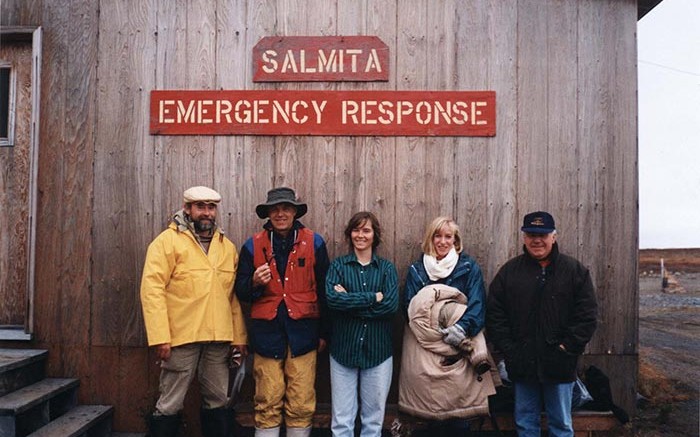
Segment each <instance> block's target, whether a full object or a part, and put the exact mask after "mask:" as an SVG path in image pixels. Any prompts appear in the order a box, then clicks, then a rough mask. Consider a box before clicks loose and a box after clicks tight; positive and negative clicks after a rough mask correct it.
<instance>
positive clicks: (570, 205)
mask: <svg viewBox="0 0 700 437" xmlns="http://www.w3.org/2000/svg"><path fill="white" fill-rule="evenodd" d="M576 3H577V2H575V1H566V2H558V1H549V2H548V3H547V22H548V23H552V24H551V25H550V26H549V27H548V30H547V36H546V50H547V51H546V55H547V83H548V86H547V96H546V98H547V102H546V104H547V107H546V111H547V116H546V120H547V121H546V122H547V124H548V126H547V132H548V135H547V155H546V160H547V185H546V193H547V204H548V206H547V207H548V208H549V209H550V210H551V213H552V214H553V215H554V218H555V221H556V225H557V230H558V235H557V241H558V242H559V246H560V249H561V250H562V251H563V252H565V253H567V254H569V255H572V256H574V257H578V255H579V254H578V244H577V243H578V229H577V224H578V202H577V201H576V200H577V195H578V192H577V190H578V183H579V177H580V176H581V174H580V172H579V169H578V161H577V159H576V156H577V154H578V147H579V145H578V144H577V142H576V140H577V137H576V135H577V126H578V120H577V104H576V97H577V95H578V86H577V68H576V63H577V62H578V60H577V59H576V57H574V56H571V54H572V53H576V48H577V45H578V32H577V16H578V7H577V4H576ZM543 158H544V157H543ZM533 188H534V187H533ZM541 191H545V190H541ZM533 206H534V205H533Z"/></svg>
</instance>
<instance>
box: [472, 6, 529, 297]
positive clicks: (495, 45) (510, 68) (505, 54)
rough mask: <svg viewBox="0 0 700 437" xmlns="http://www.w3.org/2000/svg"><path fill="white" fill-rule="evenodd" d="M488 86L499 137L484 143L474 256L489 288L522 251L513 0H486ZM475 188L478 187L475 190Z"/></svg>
mask: <svg viewBox="0 0 700 437" xmlns="http://www.w3.org/2000/svg"><path fill="white" fill-rule="evenodd" d="M486 15H487V18H486V19H487V20H488V23H489V27H488V41H489V44H490V45H489V47H490V52H491V53H498V54H499V55H498V56H489V66H488V71H489V83H490V85H489V88H492V89H494V90H495V91H496V102H497V106H498V118H497V119H496V132H497V136H496V138H494V140H493V141H489V142H488V146H487V147H488V176H487V178H488V184H487V193H488V194H487V202H488V208H487V212H486V217H485V227H484V229H486V230H487V231H486V232H485V233H482V234H481V236H480V238H481V239H484V240H488V249H487V252H486V253H477V254H476V255H477V259H479V261H480V262H481V268H482V270H483V273H484V279H485V280H486V281H487V284H488V283H490V281H491V279H492V278H493V277H494V276H495V275H496V272H497V271H498V269H499V268H500V267H501V265H503V263H505V262H506V261H507V260H508V259H510V258H511V257H513V256H514V255H515V254H516V253H519V251H520V238H519V232H518V229H519V227H520V225H519V218H518V216H517V125H518V118H517V89H516V83H517V81H516V78H517V64H516V62H517V50H518V46H517V32H516V29H517V7H516V5H515V2H514V1H507V2H490V3H489V5H488V11H487V12H486ZM477 189H478V188H477Z"/></svg>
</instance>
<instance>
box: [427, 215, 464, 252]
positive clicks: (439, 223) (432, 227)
mask: <svg viewBox="0 0 700 437" xmlns="http://www.w3.org/2000/svg"><path fill="white" fill-rule="evenodd" d="M445 226H449V227H450V228H451V230H452V234H454V237H455V251H456V252H457V253H461V252H462V236H461V235H460V233H459V226H458V225H457V223H456V222H455V221H454V220H453V219H452V218H450V217H447V216H440V217H436V218H435V219H434V220H433V221H432V222H430V224H429V225H428V227H427V228H426V229H425V236H424V237H423V244H422V246H421V248H422V249H423V253H425V254H426V255H430V256H436V255H437V251H436V250H435V245H434V244H433V237H434V236H435V234H436V233H437V232H438V231H439V230H440V229H442V228H443V227H445Z"/></svg>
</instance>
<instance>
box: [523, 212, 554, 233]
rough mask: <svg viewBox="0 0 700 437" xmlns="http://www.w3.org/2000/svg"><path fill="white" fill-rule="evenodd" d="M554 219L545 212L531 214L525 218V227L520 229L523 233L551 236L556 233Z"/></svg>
mask: <svg viewBox="0 0 700 437" xmlns="http://www.w3.org/2000/svg"><path fill="white" fill-rule="evenodd" d="M555 229H556V228H555V227H554V217H552V215H551V214H549V213H548V212H544V211H536V212H531V213H529V214H526V215H525V218H523V227H522V228H520V230H521V231H523V232H529V233H531V234H549V233H551V232H554V231H555Z"/></svg>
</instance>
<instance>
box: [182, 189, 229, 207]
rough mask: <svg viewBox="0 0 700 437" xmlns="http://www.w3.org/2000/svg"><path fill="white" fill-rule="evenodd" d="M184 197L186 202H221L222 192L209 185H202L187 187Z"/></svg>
mask: <svg viewBox="0 0 700 437" xmlns="http://www.w3.org/2000/svg"><path fill="white" fill-rule="evenodd" d="M182 197H183V200H184V202H185V203H194V202H204V203H219V202H220V201H221V194H219V193H217V192H216V191H214V190H212V189H211V188H209V187H201V186H200V187H192V188H188V189H186V190H185V193H184V194H183V195H182Z"/></svg>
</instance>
